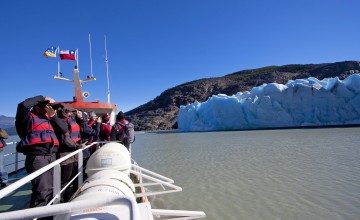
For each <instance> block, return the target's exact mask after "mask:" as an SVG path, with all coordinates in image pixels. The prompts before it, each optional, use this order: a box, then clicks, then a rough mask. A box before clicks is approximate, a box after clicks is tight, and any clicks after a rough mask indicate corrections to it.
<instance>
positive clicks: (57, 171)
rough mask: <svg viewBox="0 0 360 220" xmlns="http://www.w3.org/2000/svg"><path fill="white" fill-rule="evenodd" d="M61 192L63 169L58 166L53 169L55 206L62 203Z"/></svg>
mask: <svg viewBox="0 0 360 220" xmlns="http://www.w3.org/2000/svg"><path fill="white" fill-rule="evenodd" d="M60 190H61V167H60V164H56V165H55V166H54V169H53V197H54V198H55V200H54V204H57V203H60V197H61V196H60Z"/></svg>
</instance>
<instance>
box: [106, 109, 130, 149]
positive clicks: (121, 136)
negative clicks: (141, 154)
mask: <svg viewBox="0 0 360 220" xmlns="http://www.w3.org/2000/svg"><path fill="white" fill-rule="evenodd" d="M110 141H118V142H120V143H122V144H123V145H124V146H125V147H126V148H127V149H128V150H129V152H130V153H131V143H133V142H134V141H135V134H134V125H133V124H132V123H130V122H129V121H128V120H126V119H125V115H124V113H123V112H122V111H120V112H119V113H118V114H117V116H116V123H115V124H114V125H113V127H112V129H111V133H110Z"/></svg>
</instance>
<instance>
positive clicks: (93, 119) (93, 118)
mask: <svg viewBox="0 0 360 220" xmlns="http://www.w3.org/2000/svg"><path fill="white" fill-rule="evenodd" d="M100 125H101V118H100V117H98V116H97V115H96V114H95V112H89V121H88V126H89V128H92V129H93V130H94V131H95V135H93V136H92V139H91V140H90V143H93V142H95V141H98V139H99V134H100ZM96 149H97V145H94V146H92V147H91V153H94V152H95V151H96Z"/></svg>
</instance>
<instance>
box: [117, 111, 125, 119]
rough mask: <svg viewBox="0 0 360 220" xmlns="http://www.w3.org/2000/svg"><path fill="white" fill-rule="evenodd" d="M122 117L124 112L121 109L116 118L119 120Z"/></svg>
mask: <svg viewBox="0 0 360 220" xmlns="http://www.w3.org/2000/svg"><path fill="white" fill-rule="evenodd" d="M124 118H125V115H124V112H122V111H120V112H119V113H118V114H117V116H116V120H121V119H124Z"/></svg>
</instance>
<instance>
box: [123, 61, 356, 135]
mask: <svg viewBox="0 0 360 220" xmlns="http://www.w3.org/2000/svg"><path fill="white" fill-rule="evenodd" d="M359 72H360V62H357V61H345V62H337V63H324V64H307V65H285V66H269V67H264V68H259V69H252V70H243V71H239V72H235V73H232V74H229V75H225V76H223V77H217V78H206V79H200V80H195V81H192V82H188V83H185V84H182V85H179V86H176V87H173V88H171V89H168V90H166V91H164V92H163V93H161V94H160V95H159V96H158V97H156V98H155V99H153V100H152V101H150V102H148V103H146V104H144V105H141V106H139V107H137V108H135V109H133V110H131V111H128V112H126V113H125V114H126V117H127V118H128V119H129V120H130V121H131V122H133V123H134V125H135V129H136V130H137V131H146V130H170V129H176V128H177V114H178V111H179V107H180V105H187V104H190V103H193V102H194V101H195V100H197V101H199V102H204V101H206V100H207V99H208V98H209V97H210V96H212V95H214V94H219V93H222V94H226V95H233V94H236V93H237V92H243V91H248V90H250V89H251V88H252V87H255V86H259V85H262V84H263V83H272V82H275V83H281V84H285V83H287V82H288V80H294V79H301V78H308V77H310V76H312V77H316V78H318V79H324V78H328V77H336V76H338V77H339V78H340V79H344V78H345V77H347V76H348V75H351V74H354V73H359Z"/></svg>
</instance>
